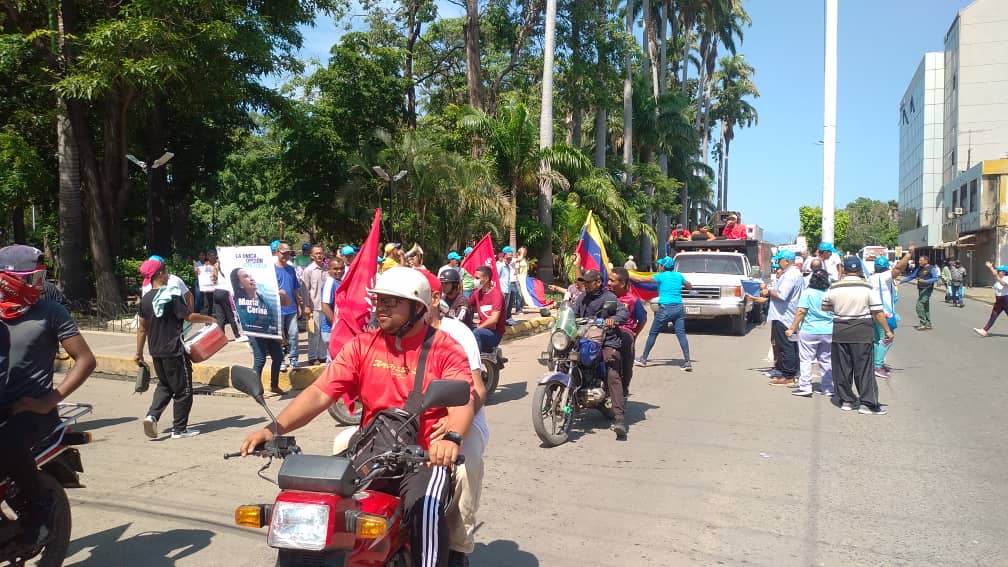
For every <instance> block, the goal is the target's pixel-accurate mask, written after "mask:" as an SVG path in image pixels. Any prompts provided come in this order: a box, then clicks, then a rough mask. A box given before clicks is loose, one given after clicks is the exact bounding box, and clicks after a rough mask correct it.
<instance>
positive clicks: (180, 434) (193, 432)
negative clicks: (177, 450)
mask: <svg viewBox="0 0 1008 567" xmlns="http://www.w3.org/2000/svg"><path fill="white" fill-rule="evenodd" d="M197 435H199V429H186V430H185V431H175V432H173V433H172V434H171V438H172V439H185V438H186V437H196V436H197Z"/></svg>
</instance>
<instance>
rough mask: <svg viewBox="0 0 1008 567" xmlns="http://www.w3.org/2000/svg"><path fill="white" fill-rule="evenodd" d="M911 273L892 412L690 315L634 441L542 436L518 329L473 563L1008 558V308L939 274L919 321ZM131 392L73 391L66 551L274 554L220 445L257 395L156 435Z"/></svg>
mask: <svg viewBox="0 0 1008 567" xmlns="http://www.w3.org/2000/svg"><path fill="white" fill-rule="evenodd" d="M904 290H905V291H904V299H903V300H902V301H901V302H900V304H899V306H900V310H901V312H902V313H903V315H904V318H903V327H902V328H900V329H899V330H898V332H897V339H896V341H897V343H896V345H895V346H894V348H893V350H892V353H891V355H890V362H891V364H892V366H893V367H894V368H895V371H894V372H893V377H892V378H891V379H890V380H888V381H886V382H885V383H883V384H881V385H880V390H881V400H882V402H883V403H887V404H889V412H890V413H889V415H887V416H881V417H877V416H866V415H859V414H857V413H856V412H841V411H840V410H839V409H838V408H836V407H835V406H833V405H832V404H831V403H830V401H829V400H827V399H825V398H823V397H822V396H818V395H817V396H815V397H813V398H811V399H804V398H796V397H793V396H790V395H788V389H787V388H783V387H771V386H768V385H767V379H766V378H765V377H764V376H763V375H762V374H761V373H759V372H758V370H760V369H764V368H765V367H766V366H767V363H766V361H765V356H766V353H767V347H768V334H769V329H768V327H757V328H753V329H751V330H750V332H749V333H748V335H746V336H744V337H730V336H722V335H721V334H720V332H721V331H723V328H722V327H720V326H712V325H696V326H692V327H693V328H692V332H691V336H690V344H691V348H692V350H693V356H694V367H695V369H696V370H695V371H694V372H693V373H692V374H687V373H684V372H682V371H681V370H680V369H679V368H678V364H679V360H678V359H679V357H680V352H679V346H678V343H677V342H676V340H675V337H674V335H671V334H666V335H662V337H661V338H660V339H659V343H658V346H657V348H656V350H655V352H654V353H653V355H652V359H653V362H654V363H653V364H652V365H651V366H649V367H648V368H646V369H638V370H637V375H636V377H635V380H634V384H633V388H632V389H633V392H634V395H633V396H632V397H631V398H630V401H629V404H628V407H627V419H628V422H629V423H630V426H631V428H630V435H629V439H628V440H627V441H626V442H617V441H616V440H615V437H614V435H613V434H612V433H611V432H610V431H609V430H607V429H606V425H607V424H606V422H605V421H604V420H603V419H602V418H601V416H599V415H598V414H589V415H587V416H585V418H584V419H582V420H581V421H580V423H579V425H578V426H577V428H576V432H575V439H574V440H573V441H572V442H570V443H568V444H566V445H563V446H561V447H556V448H552V449H546V448H542V447H540V445H539V441H538V439H537V438H536V436H535V433H534V432H533V430H532V426H531V422H530V420H531V414H532V410H531V407H530V406H531V393H532V390H533V389H534V387H535V381H536V378H537V376H538V375H540V374H541V373H542V369H541V367H539V366H538V364H537V363H536V362H535V358H536V356H537V354H538V353H539V351H540V350H541V348H542V347H543V345H544V343H545V340H546V337H545V335H540V336H537V337H531V338H528V339H524V340H521V341H518V342H514V343H510V344H509V345H507V347H506V351H507V356H509V357H510V359H511V362H510V363H509V365H508V367H507V368H506V369H505V371H504V373H503V376H502V380H501V382H502V390H501V391H500V392H498V402H497V403H495V404H493V405H492V406H490V407H488V408H487V412H488V417H489V422H490V426H491V428H492V439H491V442H490V446H489V448H488V452H487V456H486V461H487V473H486V479H485V488H484V500H483V505H482V509H481V510H480V526H479V529H478V533H477V541H478V542H479V543H478V546H477V550H476V552H475V553H474V554H473V555H472V557H471V560H472V564H473V565H479V566H501V567H504V566H508V567H531V566H536V565H544V566H551V567H552V566H561V567H565V566H603V565H605V566H611V565H713V564H728V565H740V564H745V565H942V566H946V565H1005V564H1008V543H1006V542H1008V508H1006V506H1005V503H1006V502H1008V483H1006V482H1005V479H1006V473H1005V471H1006V470H1008V450H1006V445H1005V441H1004V429H1005V418H1004V415H1005V408H1006V407H1008V394H1006V393H1005V389H1004V387H1003V382H1002V379H1003V378H1002V376H1003V375H1004V371H1003V365H1002V361H1003V360H1004V358H1003V353H1004V352H1005V349H1006V347H1008V338H1006V337H1008V321H1002V322H1001V323H1000V329H999V328H998V327H995V331H998V330H1000V331H1001V332H1000V333H992V336H991V337H990V338H987V339H980V338H978V337H976V336H975V335H973V333H972V331H971V328H972V327H974V326H978V325H980V324H982V322H983V321H984V320H986V317H987V314H988V313H989V309H990V308H989V306H987V305H985V304H981V303H977V302H974V301H969V302H968V304H967V307H966V308H965V309H953V308H951V307H948V306H946V305H945V304H944V303H943V302H942V301H941V298H940V296H937V294H936V297H937V299H936V300H935V301H934V302H933V307H934V310H933V311H934V315H933V320H934V325H935V329H934V330H933V331H930V332H918V331H915V330H913V329H912V324H913V322H914V321H915V317H914V316H913V315H912V310H913V301H914V299H915V297H914V296H915V292H914V291H913V290H912V289H909V288H906V287H904ZM642 346H643V339H641V347H642ZM639 348H640V347H639ZM999 352H1000V353H1002V354H1000V355H999V354H998V353H999ZM131 392H132V384H130V383H127V382H120V381H114V380H105V379H99V378H96V379H92V380H91V381H90V382H88V383H87V384H86V385H85V387H83V388H82V389H81V390H80V392H79V393H78V394H77V395H75V396H74V398H75V400H77V401H85V402H89V403H93V404H94V405H95V413H94V415H93V416H90V419H88V420H86V421H85V422H84V427H86V428H87V429H90V430H91V431H93V432H94V435H95V438H96V441H95V442H94V443H93V444H92V445H90V446H86V447H83V448H82V451H81V452H82V454H83V459H84V466H85V470H86V472H85V474H84V475H83V477H82V481H83V483H84V484H86V488H81V489H73V490H71V491H70V495H71V500H72V502H73V514H74V530H73V541H72V543H71V547H70V551H71V553H70V556H69V557H68V558H67V561H66V565H75V566H82V565H94V566H109V565H142V566H153V567H158V566H172V565H178V566H190V565H192V566H197V565H198V566H207V567H209V566H254V565H272V562H271V561H272V558H273V557H274V556H275V555H274V554H273V553H271V551H270V549H269V548H268V547H267V546H266V544H265V532H264V531H255V530H249V529H244V528H238V527H234V526H232V525H231V524H232V514H233V510H234V508H235V506H237V505H239V504H244V503H253V502H266V501H270V500H272V498H273V496H275V493H276V492H275V488H274V487H273V485H271V484H269V483H267V482H265V481H263V480H261V479H259V478H258V477H257V476H256V469H257V468H258V465H259V464H260V462H259V461H258V460H252V459H246V460H244V461H242V460H229V461H224V460H223V459H222V458H221V455H222V453H224V452H225V451H233V450H236V449H237V447H238V445H239V442H240V440H241V439H242V438H243V436H244V435H245V433H246V432H247V431H249V430H250V429H251V428H253V427H256V426H260V425H261V424H263V423H264V422H265V419H264V417H263V416H262V415H261V413H260V410H259V408H258V407H257V406H256V405H255V404H254V403H253V402H252V401H250V400H248V399H243V398H236V397H221V396H213V397H199V398H197V399H196V403H195V406H194V409H193V414H192V422H193V426H195V427H197V428H199V429H201V430H202V431H203V434H202V435H200V436H198V437H195V438H192V439H185V440H177V441H172V440H169V439H164V440H160V441H149V440H147V439H146V438H145V437H144V436H143V433H142V428H141V423H140V421H139V420H140V418H141V417H142V416H143V415H144V412H145V409H146V407H147V404H148V403H149V401H150V394H149V393H148V394H146V395H143V396H138V395H137V396H135V395H132V393H131ZM285 403H286V400H283V401H281V400H273V401H271V402H270V405H271V406H272V407H273V409H274V410H275V411H276V410H279V409H280V408H281V407H282V406H283V405H284V404H285ZM169 416H170V412H169V413H166V415H165V418H164V421H165V422H166V423H167V421H168V420H169ZM337 431H338V430H337V429H336V428H335V427H334V425H333V422H332V421H331V420H330V419H329V417H328V416H325V415H323V416H320V417H319V418H318V419H316V420H315V421H314V422H313V423H312V424H310V425H309V426H308V427H307V428H305V429H304V430H302V431H299V432H297V437H298V441H299V443H300V445H301V447H302V448H303V449H304V450H305V451H306V452H310V453H324V452H326V451H328V449H329V446H330V444H331V440H332V437H333V435H334V434H335V433H337ZM275 470H276V467H275V468H274V469H273V472H275Z"/></svg>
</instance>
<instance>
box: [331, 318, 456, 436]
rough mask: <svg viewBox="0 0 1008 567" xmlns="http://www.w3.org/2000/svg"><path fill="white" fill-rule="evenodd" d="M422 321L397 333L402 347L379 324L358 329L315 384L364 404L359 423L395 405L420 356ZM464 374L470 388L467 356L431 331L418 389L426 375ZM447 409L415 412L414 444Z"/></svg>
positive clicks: (427, 379) (453, 376) (428, 377)
mask: <svg viewBox="0 0 1008 567" xmlns="http://www.w3.org/2000/svg"><path fill="white" fill-rule="evenodd" d="M426 332H427V327H426V325H425V326H424V327H423V330H422V331H421V332H419V333H417V334H416V335H414V336H412V337H408V338H403V339H402V346H403V351H402V352H400V351H398V350H397V349H396V347H395V337H393V336H391V335H388V334H387V333H385V332H384V331H382V330H381V329H375V330H373V331H370V332H367V333H361V334H359V335H357V336H356V337H354V338H353V340H351V341H350V342H348V343H347V344H346V345H344V346H343V348H342V349H341V350H340V351H339V354H337V355H336V358H335V359H333V361H332V363H331V364H329V366H328V367H327V368H326V370H325V372H323V373H322V375H321V376H319V378H318V380H316V381H315V385H316V386H318V387H319V389H321V390H322V391H323V392H325V393H326V394H328V395H329V397H330V398H332V399H333V400H338V399H339V398H341V397H342V396H343V395H344V394H347V395H348V396H350V397H351V398H356V399H359V400H360V401H361V403H362V404H363V405H364V414H363V416H362V420H361V425H362V426H365V425H367V424H368V422H370V421H371V418H372V417H374V415H375V414H376V413H378V412H379V411H381V410H383V409H388V408H401V407H403V406H404V405H405V404H406V398H408V397H409V393H410V391H411V390H413V382H414V380H416V367H417V363H418V362H419V360H420V347H421V346H422V345H423V340H424V336H425V335H426ZM439 378H440V379H445V380H465V381H466V382H467V383H468V384H469V389H470V391H472V390H473V386H472V384H473V381H472V372H471V371H470V370H469V358H468V357H467V356H466V353H465V351H464V350H462V347H461V346H460V345H459V343H458V342H457V341H455V339H453V338H451V337H450V336H448V334H447V333H445V332H443V331H438V332H437V333H436V334H435V335H434V342H433V344H431V349H430V352H429V353H428V354H427V366H426V368H425V369H424V390H426V389H427V385H428V384H430V382H431V380H437V379H439ZM446 415H448V410H447V409H445V408H434V409H429V410H427V411H425V412H424V413H423V415H421V416H420V438H419V439H417V444H418V445H420V446H421V447H423V448H425V449H426V448H427V447H428V443H429V441H430V437H431V433H433V432H434V424H435V423H436V422H437V420H439V419H441V418H442V417H444V416H446Z"/></svg>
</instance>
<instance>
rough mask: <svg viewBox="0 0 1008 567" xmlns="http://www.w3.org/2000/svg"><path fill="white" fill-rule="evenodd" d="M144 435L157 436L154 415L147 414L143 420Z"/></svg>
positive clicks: (152, 437)
mask: <svg viewBox="0 0 1008 567" xmlns="http://www.w3.org/2000/svg"><path fill="white" fill-rule="evenodd" d="M143 428H144V435H146V436H147V437H150V438H151V439H154V438H155V437H157V420H156V419H154V416H150V415H148V416H147V417H145V418H144V420H143Z"/></svg>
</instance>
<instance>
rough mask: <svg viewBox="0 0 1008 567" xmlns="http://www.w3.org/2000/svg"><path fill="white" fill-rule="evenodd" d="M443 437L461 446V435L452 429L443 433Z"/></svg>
mask: <svg viewBox="0 0 1008 567" xmlns="http://www.w3.org/2000/svg"><path fill="white" fill-rule="evenodd" d="M444 439H445V441H451V442H452V443H454V444H456V445H458V446H459V447H461V446H462V436H461V435H459V434H458V433H455V432H454V431H449V432H448V433H445V434H444Z"/></svg>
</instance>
